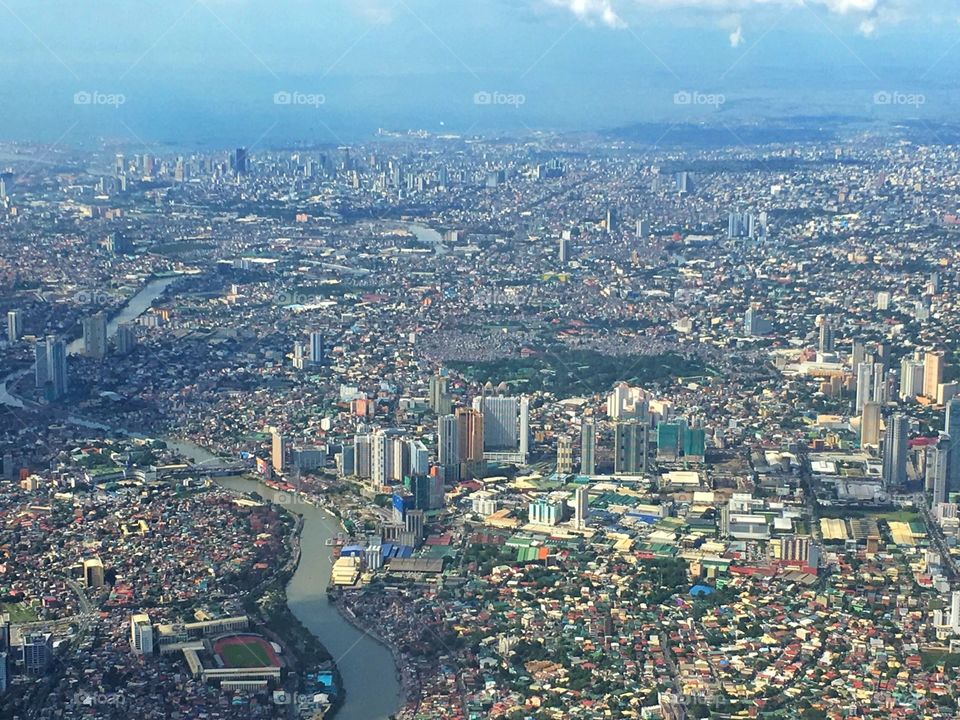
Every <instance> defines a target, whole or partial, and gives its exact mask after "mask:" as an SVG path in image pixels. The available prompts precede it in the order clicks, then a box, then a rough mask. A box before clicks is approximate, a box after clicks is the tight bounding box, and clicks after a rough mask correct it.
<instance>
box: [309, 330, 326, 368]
mask: <svg viewBox="0 0 960 720" xmlns="http://www.w3.org/2000/svg"><path fill="white" fill-rule="evenodd" d="M325 360H326V351H325V348H324V345H323V334H322V333H318V332H311V333H310V364H311V365H323V363H324V361H325Z"/></svg>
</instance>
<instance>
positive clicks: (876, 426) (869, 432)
mask: <svg viewBox="0 0 960 720" xmlns="http://www.w3.org/2000/svg"><path fill="white" fill-rule="evenodd" d="M867 445H872V446H874V447H879V446H880V405H879V403H875V402H868V403H865V404H864V406H863V412H862V413H861V414H860V446H861V447H866V446H867Z"/></svg>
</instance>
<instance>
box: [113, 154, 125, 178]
mask: <svg viewBox="0 0 960 720" xmlns="http://www.w3.org/2000/svg"><path fill="white" fill-rule="evenodd" d="M126 171H127V161H126V158H124V156H123V153H117V155H116V157H115V158H114V165H113V174H114V175H115V176H116V177H120V176H121V175H123V174H124V173H125V172H126Z"/></svg>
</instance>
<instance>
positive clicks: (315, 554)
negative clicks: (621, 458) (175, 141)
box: [0, 277, 401, 720]
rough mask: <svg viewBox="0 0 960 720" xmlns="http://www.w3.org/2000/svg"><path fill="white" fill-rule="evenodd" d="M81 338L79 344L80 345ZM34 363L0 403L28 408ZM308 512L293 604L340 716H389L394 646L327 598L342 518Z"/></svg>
mask: <svg viewBox="0 0 960 720" xmlns="http://www.w3.org/2000/svg"><path fill="white" fill-rule="evenodd" d="M176 280H177V278H176V277H171V278H159V279H156V280H152V281H150V282H149V283H147V285H145V286H144V287H143V289H141V290H140V292H138V293H137V294H136V295H134V296H133V297H132V298H131V299H130V301H129V302H128V303H127V304H126V305H125V306H124V308H123V309H122V310H121V311H120V312H119V313H118V314H117V315H116V316H115V317H114V318H113V319H112V320H110V322H109V324H108V326H107V332H108V335H113V334H115V333H116V331H117V325H119V324H120V323H123V322H130V321H132V320H135V319H136V318H138V317H139V316H140V315H142V314H143V313H144V312H146V310H147V309H148V308H149V307H150V304H151V303H152V302H153V300H154V299H156V298H158V297H160V296H161V295H162V294H163V292H164V291H165V290H166V289H167V287H168V286H169V285H170V284H172V283H173V282H175V281H176ZM78 343H79V345H78ZM82 348H83V339H82V338H81V339H80V340H77V341H74V342H72V343H70V345H69V346H68V351H69V352H77V351H78V350H80V349H82ZM31 371H32V368H27V369H25V370H18V371H16V372H14V373H11V374H10V375H8V376H7V377H6V378H4V379H3V381H2V383H0V404H4V405H8V406H11V407H23V402H22V401H21V400H20V399H19V398H17V397H15V396H13V395H11V394H10V392H9V391H8V389H7V385H8V383H11V382H15V381H16V380H17V379H19V378H20V377H23V376H24V375H26V374H27V373H28V372H31ZM68 422H71V423H73V424H76V425H82V426H85V427H89V428H92V429H98V430H109V429H110V428H107V427H106V426H104V425H101V424H99V423H94V422H90V421H88V420H85V419H84V418H79V417H74V416H70V417H69V418H68ZM168 442H169V444H170V446H171V447H173V448H175V449H177V450H179V451H180V452H181V453H182V454H183V455H184V456H186V457H188V458H190V459H191V460H193V462H195V463H198V464H200V463H204V462H207V463H209V462H210V461H212V460H214V459H215V457H216V456H214V455H213V454H212V453H210V452H209V451H207V450H206V449H204V448H202V447H200V446H199V445H196V444H194V443H189V442H174V441H168ZM217 483H218V484H219V485H221V486H222V487H225V488H230V489H231V490H237V491H240V492H254V491H256V492H259V493H261V494H269V493H271V492H272V491H271V490H270V489H269V488H267V487H265V486H263V485H260V484H259V483H257V482H256V481H255V480H247V479H243V478H218V479H217ZM287 506H288V507H290V509H291V510H293V511H294V512H296V513H298V514H300V515H302V516H303V520H304V522H303V530H302V534H301V538H300V549H301V554H300V564H299V565H298V566H297V570H296V572H295V573H294V575H293V577H292V578H291V579H290V583H289V584H288V585H287V604H288V605H289V606H290V610H291V611H292V612H293V614H294V615H296V616H297V618H299V619H300V622H302V623H303V624H304V626H306V628H307V629H308V630H309V631H310V632H312V633H313V634H314V635H315V636H316V637H317V638H318V639H319V640H320V642H321V643H323V645H324V647H326V648H327V650H328V651H329V652H330V654H331V655H332V656H333V658H334V661H335V662H336V663H337V667H338V668H339V670H340V676H341V678H342V680H343V686H344V688H345V689H346V693H347V696H346V702H345V703H344V704H343V705H342V707H341V708H340V710H339V711H338V712H337V720H385V718H387V717H389V716H390V715H392V714H393V713H395V712H397V711H398V710H399V709H400V705H401V699H400V683H399V681H398V680H397V668H396V666H395V665H394V662H393V656H392V655H391V654H390V651H389V650H388V649H387V648H385V647H384V646H383V645H381V644H380V643H378V642H376V641H375V640H374V639H373V638H371V637H370V636H368V635H366V634H365V633H363V632H361V631H360V630H357V629H356V628H355V627H354V626H353V625H351V624H350V623H348V622H347V621H346V620H344V619H343V617H342V616H341V615H340V613H339V612H338V611H337V609H336V608H335V607H334V606H333V605H331V604H330V602H329V601H328V599H327V592H326V588H327V583H328V581H329V579H330V566H331V560H330V548H329V547H328V546H327V540H328V539H330V538H333V537H336V535H337V534H338V533H339V532H341V528H340V524H339V521H338V520H337V518H336V517H335V516H333V515H332V514H330V513H329V512H328V511H326V510H324V509H322V508H318V507H315V506H313V505H310V504H308V503H299V502H298V503H295V504H293V505H289V503H288V505H287Z"/></svg>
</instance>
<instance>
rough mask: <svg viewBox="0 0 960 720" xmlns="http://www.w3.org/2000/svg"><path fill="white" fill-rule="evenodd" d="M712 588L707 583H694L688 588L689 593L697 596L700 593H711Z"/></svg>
mask: <svg viewBox="0 0 960 720" xmlns="http://www.w3.org/2000/svg"><path fill="white" fill-rule="evenodd" d="M713 593H714V589H713V588H712V587H710V586H709V585H694V586H693V587H692V588H690V594H691V595H692V596H693V597H698V596H700V595H713Z"/></svg>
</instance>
